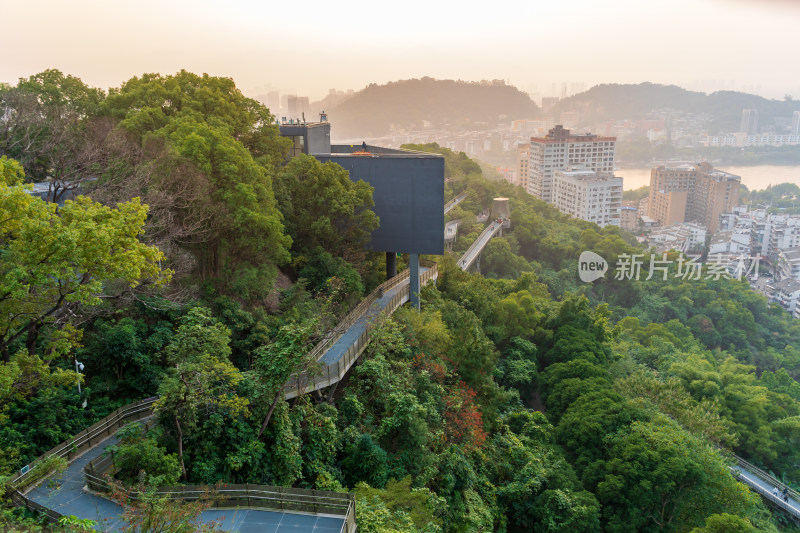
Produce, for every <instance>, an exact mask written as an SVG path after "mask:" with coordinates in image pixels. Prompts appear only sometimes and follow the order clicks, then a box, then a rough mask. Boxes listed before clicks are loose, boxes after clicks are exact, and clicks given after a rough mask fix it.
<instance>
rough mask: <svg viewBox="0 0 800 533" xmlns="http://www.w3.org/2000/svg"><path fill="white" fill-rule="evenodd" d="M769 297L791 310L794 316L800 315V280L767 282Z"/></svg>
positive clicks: (770, 299) (771, 300)
mask: <svg viewBox="0 0 800 533" xmlns="http://www.w3.org/2000/svg"><path fill="white" fill-rule="evenodd" d="M767 298H768V299H769V301H770V302H775V303H777V304H779V305H780V306H781V307H783V308H784V309H786V310H787V311H789V312H790V313H791V314H792V316H793V317H794V318H798V316H799V315H800V306H798V305H797V303H798V301H800V281H797V280H796V279H784V280H781V281H775V282H772V283H769V284H767Z"/></svg>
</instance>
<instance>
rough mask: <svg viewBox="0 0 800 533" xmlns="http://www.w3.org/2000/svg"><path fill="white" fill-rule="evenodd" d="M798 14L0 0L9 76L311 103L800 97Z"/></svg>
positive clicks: (3, 75)
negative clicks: (566, 89)
mask: <svg viewBox="0 0 800 533" xmlns="http://www.w3.org/2000/svg"><path fill="white" fill-rule="evenodd" d="M798 4H800V2H797V1H796V0H785V1H769V0H669V1H664V0H570V1H561V0H549V1H542V0H524V1H516V0H513V1H506V2H496V1H495V2H489V1H481V2H478V1H466V2H465V1H459V2H456V1H447V2H442V1H436V0H433V1H431V0H428V1H420V0H404V1H402V2H386V1H377V2H375V1H373V2H366V1H361V2H339V3H337V2H331V1H325V2H322V1H317V0H310V1H308V0H307V1H296V2H294V1H282V2H277V1H275V0H273V1H267V2H263V1H262V2H255V1H246V0H229V1H228V2H219V1H218V2H212V1H210V0H191V1H188V0H179V1H170V0H158V1H154V0H138V1H136V2H130V1H127V2H121V1H117V0H103V1H102V2H101V1H96V0H72V1H70V2H65V1H63V0H59V1H37V0H0V16H1V17H2V26H0V28H1V29H0V50H2V52H3V54H2V58H1V59H0V82H8V83H16V81H17V79H18V78H19V77H27V76H29V75H31V74H34V73H37V72H40V71H42V70H44V69H46V68H58V69H60V70H62V71H63V72H65V73H69V74H73V75H75V76H78V77H80V78H81V79H83V80H84V81H85V82H86V83H88V84H90V85H93V86H98V87H103V88H108V87H116V86H119V85H120V84H121V83H122V82H123V81H125V80H127V79H129V78H131V77H132V76H134V75H139V74H142V73H144V72H160V73H162V74H167V73H174V72H176V71H178V70H180V69H181V68H185V69H187V70H190V71H193V72H197V73H202V72H208V73H209V74H214V75H221V76H230V77H232V78H233V79H234V80H235V81H236V83H237V85H238V86H239V87H240V88H242V90H244V91H245V92H246V93H249V94H254V93H255V92H259V91H260V92H264V91H265V90H266V88H267V87H272V88H274V89H278V90H280V91H281V92H292V93H295V92H296V93H298V94H306V95H309V96H311V98H312V99H318V98H320V97H322V96H324V95H325V94H326V93H327V92H328V89H330V88H337V89H349V88H352V89H361V88H363V87H364V86H365V85H366V84H367V83H370V82H375V83H385V82H387V81H393V80H398V79H406V78H415V77H422V76H431V77H435V78H450V79H463V80H480V79H495V78H502V79H506V80H509V81H510V82H511V83H512V84H514V85H516V86H518V87H520V88H522V89H526V90H527V89H531V88H532V86H533V85H536V86H537V88H538V91H539V92H540V93H542V94H544V95H545V96H547V95H549V94H550V92H551V90H552V84H553V83H557V84H558V86H559V88H560V84H561V82H583V83H585V84H586V87H587V88H588V87H589V86H591V85H594V84H596V83H611V82H617V83H638V82H641V81H652V82H657V83H675V84H678V85H681V86H685V87H689V88H701V87H702V86H699V85H696V83H695V82H697V81H703V80H716V81H714V82H712V83H709V82H706V87H702V88H706V89H709V88H735V89H737V90H740V89H743V88H749V89H750V90H751V91H752V92H756V89H755V88H756V87H760V90H759V91H758V92H759V93H761V94H764V95H765V96H769V97H782V96H783V95H784V94H785V93H790V94H793V96H794V97H795V98H798V97H800V74H798V65H799V64H800V53H799V52H798V44H797V43H798V30H797V28H798V24H799V23H800V5H798ZM334 7H335V8H336V9H335V10H334V9H333V8H334ZM559 90H560V89H559Z"/></svg>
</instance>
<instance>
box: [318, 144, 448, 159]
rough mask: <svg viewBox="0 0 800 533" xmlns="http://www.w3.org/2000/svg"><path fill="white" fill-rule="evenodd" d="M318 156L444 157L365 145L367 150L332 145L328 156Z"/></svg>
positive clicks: (346, 145) (352, 145) (351, 145)
mask: <svg viewBox="0 0 800 533" xmlns="http://www.w3.org/2000/svg"><path fill="white" fill-rule="evenodd" d="M314 155H315V156H316V155H320V156H326V155H327V156H332V157H364V158H370V157H379V158H382V159H385V158H425V159H428V158H430V159H440V158H443V157H444V156H443V155H441V154H432V153H430V152H417V151H415V150H400V149H396V148H384V147H383V146H371V145H367V149H366V150H364V147H363V146H362V145H360V144H332V145H331V153H330V154H314Z"/></svg>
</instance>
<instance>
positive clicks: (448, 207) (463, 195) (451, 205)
mask: <svg viewBox="0 0 800 533" xmlns="http://www.w3.org/2000/svg"><path fill="white" fill-rule="evenodd" d="M466 197H467V193H465V192H462V193H461V194H459V195H458V196H456V197H455V198H453V199H452V200H450V201H449V202H447V203H446V204H444V214H445V215H446V214H447V213H448V212H449V211H450V210H451V209H453V208H454V207H455V206H457V205H458V204H460V203H461V202H462V201H463V200H464V199H465V198H466Z"/></svg>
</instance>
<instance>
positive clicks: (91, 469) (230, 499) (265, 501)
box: [83, 454, 355, 533]
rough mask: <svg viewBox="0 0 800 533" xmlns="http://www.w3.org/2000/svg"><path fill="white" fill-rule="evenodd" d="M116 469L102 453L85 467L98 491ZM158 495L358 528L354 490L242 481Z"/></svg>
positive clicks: (134, 497) (105, 490)
mask: <svg viewBox="0 0 800 533" xmlns="http://www.w3.org/2000/svg"><path fill="white" fill-rule="evenodd" d="M116 470H117V468H116V464H115V462H114V455H113V454H112V455H110V456H100V457H98V458H96V459H95V460H93V461H91V462H90V463H88V464H87V465H86V466H85V467H84V469H83V473H84V477H85V478H86V485H87V486H88V488H89V489H90V490H93V491H95V492H100V493H108V492H111V491H112V490H113V487H112V484H111V482H110V480H109V477H108V476H107V475H105V474H107V473H109V472H110V473H114V472H115V471H116ZM126 494H127V496H128V497H129V498H131V499H132V500H137V499H138V496H137V494H136V492H135V491H126ZM154 494H155V495H156V496H166V497H167V498H169V499H171V500H187V501H193V500H197V499H200V498H203V497H206V496H209V495H211V496H212V499H213V505H212V507H213V508H215V509H218V508H227V507H238V508H246V509H262V510H267V511H281V512H295V513H298V512H299V513H314V514H325V515H331V516H337V517H342V518H344V519H345V526H346V528H345V529H343V531H345V532H347V533H350V532H353V531H355V495H354V494H350V493H341V492H330V491H323V490H308V489H293V488H290V487H273V486H268V485H252V484H240V485H221V486H216V487H209V486H207V485H180V486H176V487H159V488H158V489H157V490H156V491H155V493H154ZM348 524H349V525H348Z"/></svg>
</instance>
